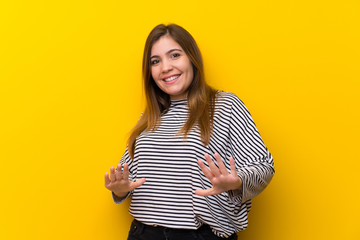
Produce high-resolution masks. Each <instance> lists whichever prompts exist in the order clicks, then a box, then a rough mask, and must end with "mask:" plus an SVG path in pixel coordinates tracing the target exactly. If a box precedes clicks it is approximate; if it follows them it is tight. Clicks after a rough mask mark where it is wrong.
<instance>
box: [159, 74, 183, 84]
mask: <svg viewBox="0 0 360 240" xmlns="http://www.w3.org/2000/svg"><path fill="white" fill-rule="evenodd" d="M180 75H181V74H179V75H175V76H171V77H169V78H165V79H163V80H164V81H165V82H171V81H173V80H175V79H177V78H179V77H180Z"/></svg>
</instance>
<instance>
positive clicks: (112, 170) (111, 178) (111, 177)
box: [110, 166, 116, 182]
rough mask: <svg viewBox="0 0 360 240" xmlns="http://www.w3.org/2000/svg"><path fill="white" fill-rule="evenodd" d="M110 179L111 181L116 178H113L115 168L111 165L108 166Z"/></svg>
mask: <svg viewBox="0 0 360 240" xmlns="http://www.w3.org/2000/svg"><path fill="white" fill-rule="evenodd" d="M110 180H111V181H112V182H115V180H116V178H115V169H114V167H113V166H111V168H110Z"/></svg>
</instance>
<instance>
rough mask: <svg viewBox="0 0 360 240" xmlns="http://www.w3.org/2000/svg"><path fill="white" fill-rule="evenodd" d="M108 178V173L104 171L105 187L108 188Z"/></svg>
mask: <svg viewBox="0 0 360 240" xmlns="http://www.w3.org/2000/svg"><path fill="white" fill-rule="evenodd" d="M110 183H111V182H110V179H109V173H108V172H106V173H105V187H106V188H108V186H109V185H110Z"/></svg>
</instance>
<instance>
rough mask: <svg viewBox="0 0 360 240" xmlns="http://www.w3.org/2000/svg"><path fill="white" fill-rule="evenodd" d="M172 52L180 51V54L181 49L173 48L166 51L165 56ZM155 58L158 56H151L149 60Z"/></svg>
mask: <svg viewBox="0 0 360 240" xmlns="http://www.w3.org/2000/svg"><path fill="white" fill-rule="evenodd" d="M174 51H180V52H182V50H181V49H178V48H173V49H170V50H169V51H167V52H166V55H168V54H170V53H172V52H174ZM156 57H159V56H158V55H153V56H151V57H150V59H152V58H156Z"/></svg>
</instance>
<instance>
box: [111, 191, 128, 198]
mask: <svg viewBox="0 0 360 240" xmlns="http://www.w3.org/2000/svg"><path fill="white" fill-rule="evenodd" d="M113 194H114V195H115V196H116V197H118V198H124V197H125V196H126V195H127V194H128V193H127V192H115V191H113Z"/></svg>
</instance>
